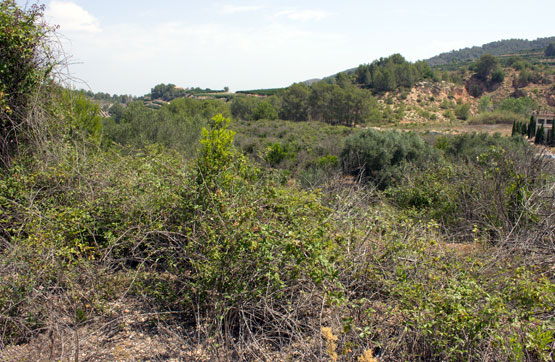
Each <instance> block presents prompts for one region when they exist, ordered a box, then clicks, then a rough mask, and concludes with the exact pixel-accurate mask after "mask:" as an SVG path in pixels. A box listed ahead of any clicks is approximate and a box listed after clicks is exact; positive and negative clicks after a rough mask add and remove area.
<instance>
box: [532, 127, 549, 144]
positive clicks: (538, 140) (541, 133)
mask: <svg viewBox="0 0 555 362" xmlns="http://www.w3.org/2000/svg"><path fill="white" fill-rule="evenodd" d="M545 138H546V136H545V128H544V126H543V123H541V126H540V127H539V128H538V130H537V131H536V137H535V138H534V143H535V144H537V145H543V144H545V141H546V140H545Z"/></svg>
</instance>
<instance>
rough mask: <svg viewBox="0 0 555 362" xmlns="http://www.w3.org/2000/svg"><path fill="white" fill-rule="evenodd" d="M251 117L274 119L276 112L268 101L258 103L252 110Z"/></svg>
mask: <svg viewBox="0 0 555 362" xmlns="http://www.w3.org/2000/svg"><path fill="white" fill-rule="evenodd" d="M252 118H253V119H254V120H255V121H257V120H259V119H269V120H274V119H277V118H278V113H277V111H276V109H275V108H274V106H272V104H271V103H270V102H268V101H262V102H260V103H258V105H257V106H256V108H254V110H253V112H252Z"/></svg>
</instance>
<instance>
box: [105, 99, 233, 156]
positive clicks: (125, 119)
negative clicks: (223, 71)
mask: <svg viewBox="0 0 555 362" xmlns="http://www.w3.org/2000/svg"><path fill="white" fill-rule="evenodd" d="M218 113H223V114H225V115H229V114H230V111H229V108H228V106H227V104H225V103H223V102H221V101H219V100H209V99H207V100H200V99H190V98H179V99H176V100H174V101H172V102H171V103H170V104H167V105H164V106H162V107H161V108H160V109H159V110H152V109H149V108H147V107H145V106H144V105H143V103H142V102H134V103H131V104H129V105H128V106H127V107H125V108H123V109H122V110H121V115H120V116H119V122H116V121H115V120H111V119H109V120H107V121H105V124H104V137H105V139H106V140H110V141H113V142H116V143H118V144H121V145H127V146H132V147H134V148H141V147H144V146H146V145H149V144H153V143H159V144H162V145H164V146H165V147H168V148H174V149H177V150H179V151H182V152H184V153H186V154H193V153H194V152H195V151H196V148H197V146H198V139H199V137H200V133H201V129H202V127H203V126H204V125H206V124H207V122H208V120H209V119H210V118H212V117H214V115H216V114H218Z"/></svg>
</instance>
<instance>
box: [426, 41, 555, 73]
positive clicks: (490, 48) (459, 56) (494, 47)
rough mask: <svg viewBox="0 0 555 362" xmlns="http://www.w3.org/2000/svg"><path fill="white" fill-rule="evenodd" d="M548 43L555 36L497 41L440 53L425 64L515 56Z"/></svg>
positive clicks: (436, 64)
mask: <svg viewBox="0 0 555 362" xmlns="http://www.w3.org/2000/svg"><path fill="white" fill-rule="evenodd" d="M550 43H555V36H552V37H548V38H538V39H536V40H526V39H508V40H499V41H494V42H491V43H487V44H484V45H482V46H473V47H472V48H464V49H459V50H452V51H450V52H448V53H441V54H439V55H436V56H435V57H432V58H430V59H426V62H427V63H428V64H429V65H431V66H440V65H446V64H449V63H461V62H466V61H473V60H476V59H478V58H480V57H481V56H482V55H484V54H491V55H502V54H517V53H521V52H529V51H532V50H543V49H545V48H546V47H547V46H548V45H549V44H550Z"/></svg>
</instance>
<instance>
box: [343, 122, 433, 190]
mask: <svg viewBox="0 0 555 362" xmlns="http://www.w3.org/2000/svg"><path fill="white" fill-rule="evenodd" d="M430 152H431V150H430V149H429V147H428V146H427V145H426V144H425V143H424V141H423V140H422V139H421V138H420V137H418V136H417V135H416V134H413V133H399V132H392V131H388V132H379V131H375V130H372V129H368V130H365V131H362V132H359V133H357V134H355V135H353V136H351V137H349V138H348V139H347V140H346V141H345V148H344V149H343V152H342V153H341V163H342V165H343V170H344V171H345V172H347V173H350V174H353V175H355V176H357V177H360V178H362V179H367V180H369V181H371V182H373V183H374V184H376V185H377V186H378V187H380V188H382V189H385V188H386V187H387V186H389V185H392V184H395V183H397V182H400V181H401V180H402V178H403V168H404V167H405V166H406V165H407V163H414V164H415V165H417V166H421V165H422V164H423V163H424V161H425V160H427V158H428V157H429V156H430Z"/></svg>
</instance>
